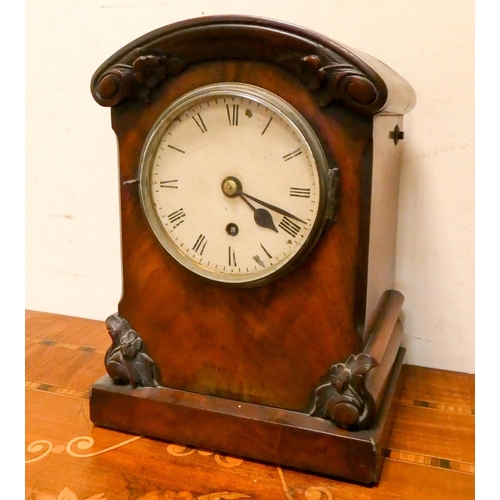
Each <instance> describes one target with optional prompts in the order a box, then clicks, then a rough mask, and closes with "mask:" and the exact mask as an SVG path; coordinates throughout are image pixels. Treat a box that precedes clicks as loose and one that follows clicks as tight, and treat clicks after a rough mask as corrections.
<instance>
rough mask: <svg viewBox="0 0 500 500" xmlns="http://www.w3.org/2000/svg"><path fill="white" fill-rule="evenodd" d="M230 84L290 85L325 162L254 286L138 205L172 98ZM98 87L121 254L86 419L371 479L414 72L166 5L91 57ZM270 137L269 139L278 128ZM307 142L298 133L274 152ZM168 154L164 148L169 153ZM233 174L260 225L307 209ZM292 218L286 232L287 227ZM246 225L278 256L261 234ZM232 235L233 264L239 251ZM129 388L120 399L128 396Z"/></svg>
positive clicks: (385, 388) (376, 458) (270, 26)
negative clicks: (202, 267)
mask: <svg viewBox="0 0 500 500" xmlns="http://www.w3.org/2000/svg"><path fill="white" fill-rule="evenodd" d="M224 86H226V87H227V89H229V91H230V92H233V94H234V96H236V97H237V92H236V90H235V89H239V88H240V87H239V86H241V88H244V89H251V88H260V89H262V95H263V96H270V95H275V96H276V99H277V100H276V101H273V102H276V103H279V102H280V100H283V101H286V109H291V110H292V111H291V113H292V114H293V113H296V115H297V116H300V119H301V120H304V122H305V123H307V124H308V126H310V127H311V129H312V131H313V132H312V135H314V136H315V137H317V140H318V144H319V146H318V147H319V149H320V150H321V151H322V153H321V154H324V159H325V164H326V173H325V176H324V178H323V177H321V178H322V179H323V180H322V184H321V192H322V195H321V196H322V200H323V201H322V203H325V201H324V200H328V202H326V203H325V206H324V207H323V208H322V209H321V210H320V213H321V214H322V215H321V218H322V220H321V221H320V222H321V224H320V223H318V224H317V225H318V227H320V228H321V230H320V231H319V230H318V234H317V235H316V236H315V239H314V244H311V245H310V248H309V247H308V251H307V252H304V254H303V255H302V256H301V258H300V259H297V260H296V262H294V263H293V266H292V265H290V266H289V268H287V272H286V273H283V274H278V273H276V278H279V279H269V280H267V279H266V280H264V281H262V282H256V283H255V284H254V285H255V286H254V285H252V287H250V288H246V287H243V288H232V287H226V286H220V284H219V283H214V282H213V281H211V280H210V279H208V280H207V279H203V278H200V276H199V275H197V274H196V273H193V272H191V271H190V270H189V264H183V265H179V264H178V263H177V262H174V260H173V259H172V258H171V256H170V255H169V254H168V253H169V252H173V251H174V250H170V246H168V245H167V246H166V247H165V248H167V249H168V251H165V248H164V247H163V246H162V245H163V244H159V241H158V239H157V238H156V236H158V235H157V234H156V236H155V234H153V231H152V230H151V227H150V225H149V223H148V219H149V220H150V221H151V217H152V216H151V213H156V212H158V210H159V209H158V208H157V206H156V203H157V202H156V201H155V202H149V201H148V202H147V204H149V205H148V206H149V208H148V210H149V212H150V213H148V214H145V211H144V210H145V209H144V200H142V204H141V196H142V198H144V197H146V198H147V197H148V196H149V195H148V192H149V191H147V190H145V188H144V185H143V184H144V183H145V185H146V187H147V189H149V188H150V185H152V181H151V182H150V180H148V178H147V175H149V174H148V173H147V172H146V174H145V173H144V172H145V170H144V169H145V168H146V167H144V165H143V163H144V158H150V157H154V158H156V156H155V155H157V156H158V155H159V154H160V153H158V152H153V153H150V154H149V156H148V155H146V156H144V151H145V149H146V148H147V147H148V144H149V143H148V137H150V136H151V134H152V131H154V127H155V126H156V124H157V123H159V120H160V118H161V117H162V116H163V114H164V113H165V110H168V109H169V107H170V106H172V103H176V102H183V99H185V97H184V96H191V95H195V96H197V95H198V94H200V95H201V96H202V98H201V101H200V102H202V103H204V105H209V100H208V98H207V99H205V98H204V97H203V95H204V94H203V93H204V92H205V90H204V89H214V88H215V89H217V91H219V89H220V88H224ZM91 91H92V95H93V97H94V99H95V100H96V101H97V103H98V104H100V105H102V106H109V107H111V117H112V126H113V129H114V131H115V133H116V135H117V138H118V153H119V170H120V203H121V235H122V269H123V294H122V298H121V300H120V302H119V305H118V311H117V313H116V314H113V315H111V316H110V317H109V318H108V320H107V327H108V332H109V335H110V336H111V339H112V346H111V347H110V349H109V350H108V352H107V355H106V370H107V372H108V376H107V377H104V378H103V379H101V380H100V381H98V382H96V384H94V385H93V386H92V390H91V398H90V408H91V418H92V420H93V421H94V422H95V423H96V424H97V425H102V426H106V427H112V428H116V429H120V430H125V431H128V432H134V433H139V434H146V435H149V436H152V437H157V438H160V439H167V440H172V439H174V440H178V441H179V442H183V443H185V444H190V445H195V446H203V447H207V448H212V449H216V450H219V451H225V452H228V453H233V454H239V455H241V456H245V457H249V458H255V459H258V460H265V461H271V462H276V463H280V464H283V465H290V466H293V467H298V468H302V469H306V470H311V471H314V472H319V473H324V474H328V475H332V476H336V477H340V478H345V479H349V480H354V481H358V482H362V483H371V482H376V481H377V480H378V477H379V474H380V467H381V463H382V454H383V446H384V444H385V442H386V439H387V435H388V431H389V430H390V423H391V421H392V418H393V417H392V406H393V405H392V400H393V396H394V394H395V392H396V391H397V387H398V380H399V371H400V369H401V365H402V363H403V358H404V349H402V348H401V347H400V345H401V340H402V335H403V329H402V324H401V322H400V320H399V319H398V317H399V313H400V310H401V307H402V303H403V296H402V295H401V294H400V293H399V292H397V291H395V290H393V289H392V287H393V281H394V254H395V248H394V245H395V243H394V241H395V230H396V220H397V185H398V158H399V152H400V148H401V144H400V143H401V139H403V137H404V134H403V131H402V126H403V115H404V114H405V113H407V112H408V111H410V110H411V109H412V107H413V106H414V104H415V94H414V92H413V90H412V88H411V86H410V85H409V84H408V83H407V82H406V81H405V80H404V79H403V78H402V77H400V76H399V75H398V74H397V73H396V72H394V71H393V70H392V69H390V68H388V67H387V66H386V65H384V64H383V63H381V62H379V61H378V60H376V59H374V58H372V57H371V56H368V55H366V54H364V53H361V52H358V51H355V50H353V49H350V48H347V47H345V46H343V45H341V44H339V43H337V42H335V41H333V40H331V39H329V38H327V37H325V36H323V35H320V34H318V33H315V32H313V31H311V30H307V29H305V28H301V27H298V26H294V25H290V24H287V23H283V22H280V21H275V20H269V19H262V18H255V17H249V16H215V17H205V18H199V19H190V20H187V21H182V22H178V23H174V24H172V25H169V26H165V27H163V28H160V29H157V30H155V31H153V32H151V33H148V34H146V35H144V36H142V37H140V38H138V39H137V40H135V41H133V42H132V43H130V44H128V45H126V46H125V47H123V48H122V49H120V50H119V51H117V52H116V53H115V54H114V55H113V56H112V57H110V58H109V59H108V60H107V61H106V62H105V63H104V64H102V65H101V66H100V67H99V68H98V69H97V71H96V72H95V74H94V75H93V77H92V81H91ZM220 95H221V96H222V94H220ZM259 99H260V98H259ZM259 99H257V100H255V102H254V104H252V105H249V106H248V109H246V113H243V111H242V113H241V115H240V119H241V120H243V118H244V117H245V118H246V119H247V120H249V119H250V117H252V116H254V117H255V116H257V115H258V113H254V112H252V109H255V108H252V106H257V105H260V104H259ZM186 102H188V103H189V105H190V106H191V108H190V109H191V111H189V113H191V114H192V116H191V115H189V114H186V115H185V116H186V117H187V119H189V123H191V118H193V123H191V125H192V126H193V135H192V138H190V135H189V134H185V135H180V136H179V137H181V138H184V137H186V138H187V139H186V140H190V141H191V143H190V144H192V145H193V146H194V145H196V144H202V141H201V133H205V132H208V129H207V127H206V124H205V123H204V122H203V120H202V119H201V117H200V115H196V113H197V111H196V109H195V106H196V105H197V104H196V102H195V101H193V100H192V99H191V100H189V99H188V100H187V101H186ZM242 102H243V101H242ZM232 106H233V107H232V108H230V107H229V104H228V105H227V106H226V107H227V118H224V120H228V121H226V125H228V126H229V125H237V124H240V125H243V122H238V115H237V114H236V115H235V113H237V111H236V110H237V108H236V105H235V104H233V105H232ZM288 106H289V108H288ZM226 107H224V106H222V107H221V109H222V110H224V109H226ZM278 107H279V106H278ZM231 109H232V113H233V114H232V115H231ZM242 110H244V107H242ZM187 112H188V110H187V109H186V113H187ZM277 112H278V115H279V113H280V110H279V109H278V111H277ZM278 115H276V116H278ZM168 116H170V115H168ZM204 116H205V117H206V115H204ZM220 116H221V117H222V116H223V115H222V114H220ZM179 118H180V120H181V121H182V120H183V119H184V116H181V115H179ZM175 119H177V118H175ZM221 119H222V118H221ZM262 119H263V118H262ZM266 120H269V118H266ZM174 121H175V120H174ZM194 123H195V124H196V126H197V127H198V128H196V126H195V125H194ZM245 123H250V122H249V121H247V122H245ZM269 123H270V120H269ZM169 126H170V125H169ZM233 128H235V127H233ZM239 128H240V129H241V130H244V127H239ZM165 130H166V132H165ZM169 130H170V129H169V128H168V127H167V128H164V129H162V130H161V131H160V132H161V134H167V132H168V131H169ZM179 130H180V129H179ZM213 130H214V129H213V128H212V129H211V131H213ZM259 130H260V131H261V132H262V131H265V130H267V129H265V128H264V127H263V126H260V129H259ZM224 133H225V132H223V133H222V134H224ZM228 133H229V128H228ZM239 133H243V132H241V131H240V132H239ZM161 134H159V133H157V135H158V137H160V136H161ZM196 134H198V135H196ZM153 135H154V134H153ZM312 135H310V136H307V135H306V142H307V141H309V140H311V137H312ZM162 137H163V136H162ZM207 137H208V135H207ZM211 137H212V138H213V137H214V135H212V136H211ZM222 137H224V135H222ZM205 139H206V138H204V140H205ZM211 140H213V139H211ZM157 142H158V141H157ZM221 144H222V143H221ZM252 144H253V143H252ZM255 144H257V143H255ZM155 147H156V145H155ZM252 147H253V148H254V152H257V153H258V152H259V147H255V146H252ZM188 149H189V148H184V147H180V146H179V144H177V145H171V146H170V150H169V151H170V152H171V153H172V152H174V153H175V154H176V155H177V158H181V156H182V155H185V153H186V152H188ZM271 149H279V142H277V143H276V147H275V148H271ZM271 149H270V150H269V155H271ZM155 151H157V150H155ZM189 151H191V150H189ZM210 151H213V149H211V150H210ZM234 151H236V153H231V154H235V155H236V154H237V152H238V151H239V150H238V148H236V149H235V150H234ZM302 152H303V150H302V149H300V148H299V149H297V150H295V151H293V150H292V149H290V151H282V152H281V153H280V156H279V157H278V158H281V160H280V161H285V160H288V159H291V158H294V157H295V156H296V155H298V154H300V153H302ZM211 154H213V153H211ZM262 154H263V155H264V156H263V158H264V157H266V153H265V151H264V153H262ZM185 157H186V158H187V155H185ZM183 158H184V157H183ZM201 158H202V160H203V157H201ZM155 161H156V160H155ZM162 161H163V160H162ZM217 161H219V162H220V161H222V160H221V159H220V158H218V157H217V158H213V157H210V158H207V166H206V168H207V169H209V168H210V166H209V165H210V164H211V162H217ZM259 161H260V160H259ZM141 162H142V163H141ZM171 164H172V163H171V160H166V163H165V165H166V166H167V167H165V168H170V167H169V165H171ZM291 164H292V163H291V162H290V163H287V165H291ZM141 165H143V167H142V170H141ZM183 165H184V164H183ZM185 165H189V162H188V163H185ZM270 166H272V163H271V165H270ZM148 168H149V167H148ZM155 168H156V167H155ZM182 168H184V167H182ZM186 168H187V167H186ZM202 168H205V167H202ZM259 168H261V167H259ZM141 172H142V173H141ZM225 175H226V176H225V178H224V179H223V182H222V184H221V180H222V179H221V180H219V181H218V186H219V187H218V189H219V196H222V197H223V200H225V202H227V203H228V207H230V206H232V205H229V204H230V203H232V202H233V200H232V197H233V192H234V193H236V196H240V198H237V202H238V203H240V206H242V207H244V208H245V209H248V207H250V208H251V210H253V217H254V220H255V223H256V225H257V226H255V225H254V226H252V227H253V230H254V231H257V230H259V231H260V230H262V234H267V235H268V236H269V237H270V235H271V234H274V232H278V227H277V224H278V221H280V220H281V218H282V217H283V219H284V222H283V221H281V223H282V224H284V223H285V222H286V224H289V226H287V231H290V230H291V229H290V228H293V227H294V226H293V225H290V224H294V220H296V219H297V220H302V219H301V217H296V219H290V218H289V217H288V216H290V215H291V214H290V213H289V212H290V210H289V209H288V210H287V207H285V206H282V205H283V204H285V205H286V200H285V202H283V201H281V202H279V203H278V202H276V201H274V203H273V201H270V200H268V199H267V198H266V196H263V195H260V196H259V195H255V194H253V196H252V195H251V194H250V195H249V197H247V195H246V194H245V193H244V191H245V189H244V187H243V189H242V185H241V182H240V179H239V178H238V176H234V175H233V174H232V172H229V173H228V174H225ZM261 175H263V176H265V175H267V169H265V168H264V169H263V170H262V174H261ZM322 175H323V174H322ZM145 176H146V177H145ZM193 182H194V181H193ZM287 182H289V181H287ZM162 183H163V187H169V188H171V189H164V192H165V193H167V192H168V193H170V194H173V193H174V192H175V193H178V191H179V190H177V189H176V188H177V187H178V184H179V179H178V178H177V177H175V176H173V177H172V178H170V177H169V178H168V179H167V178H165V179H163V178H162ZM221 189H222V191H220V190H221ZM286 189H287V190H288V191H287V192H288V193H289V196H294V197H303V198H308V197H309V196H310V194H309V193H310V192H311V191H310V190H311V188H310V187H307V188H306V187H304V186H300V187H297V186H292V187H289V186H288V184H287V186H286ZM233 190H234V191H233ZM165 196H166V195H165ZM224 196H225V197H226V198H224ZM245 204H246V205H248V207H245ZM235 206H236V205H235ZM175 208H176V209H177V210H173V208H170V209H169V217H168V218H169V219H170V220H171V222H172V224H171V226H170V230H171V231H173V230H174V229H175V227H177V226H176V224H177V223H178V219H179V218H181V217H184V216H185V213H184V207H183V206H182V205H181V204H179V207H177V206H175ZM208 210H209V209H208V207H207V213H208ZM231 210H232V208H231ZM146 215H147V216H146ZM154 216H155V217H156V215H154ZM251 216H252V214H251V212H250V210H249V209H248V218H249V220H250V219H251ZM158 217H161V213H159V214H158ZM287 219H288V220H287ZM174 222H175V224H174ZM180 222H184V221H183V220H181V221H180ZM230 222H233V221H230ZM302 222H303V221H302ZM167 226H168V224H167ZM224 226H225V224H224ZM282 227H283V228H285V226H282ZM297 227H298V226H297ZM172 228H174V229H172ZM238 230H239V229H238V226H237V224H227V226H225V231H226V233H227V234H229V235H230V236H234V235H236V234H238ZM297 231H298V230H296V229H292V232H291V233H289V234H291V235H292V236H294V237H295V236H296V234H298V233H297ZM156 233H158V231H157V230H156ZM199 233H200V231H198V232H197V233H196V235H198V234H199ZM256 234H257V233H256ZM259 234H260V233H259ZM174 235H175V233H174ZM226 237H227V235H226ZM259 238H260V236H259ZM160 239H161V238H160ZM206 242H207V238H206V235H205V234H204V233H203V232H202V234H199V236H198V237H197V239H195V240H193V242H191V243H193V249H192V250H189V251H191V252H192V253H194V252H198V253H201V250H202V248H204V247H202V244H206ZM256 243H257V244H260V247H261V248H262V250H259V251H262V252H266V254H268V256H271V253H272V252H269V249H268V248H266V246H265V244H263V242H262V241H259V240H258V238H257V240H256ZM260 247H259V248H260ZM231 250H232V248H231V246H229V255H228V259H229V267H231V266H233V267H234V264H235V254H234V250H233V253H231ZM189 251H188V254H189ZM262 255H264V254H262ZM255 259H256V262H257V261H258V256H256V257H255ZM188 260H189V259H188ZM182 262H184V261H182ZM271 274H273V273H271ZM271 277H272V278H273V277H274V276H271ZM125 404H126V406H127V407H128V408H129V409H130V411H122V408H123V407H124V405H125ZM200 422H203V425H199V423H200ZM193 426H194V428H195V429H196V432H194V431H193ZM214 429H218V430H220V429H225V431H224V432H219V431H217V432H214ZM249 432H250V433H255V434H256V435H259V436H261V437H262V439H263V441H265V442H268V443H272V444H269V445H262V443H261V444H260V445H259V446H253V445H252V443H251V442H248V440H245V439H242V438H241V436H242V435H248V433H249ZM299 442H300V449H301V452H300V453H297V447H298V443H299ZM320 450H321V451H320ZM341 457H349V458H347V459H346V458H341Z"/></svg>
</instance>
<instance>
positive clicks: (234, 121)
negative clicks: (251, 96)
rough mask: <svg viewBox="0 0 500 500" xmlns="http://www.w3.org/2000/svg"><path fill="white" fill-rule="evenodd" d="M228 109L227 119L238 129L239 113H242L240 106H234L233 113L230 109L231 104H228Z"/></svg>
mask: <svg viewBox="0 0 500 500" xmlns="http://www.w3.org/2000/svg"><path fill="white" fill-rule="evenodd" d="M226 109H227V119H228V120H229V125H235V126H236V127H237V126H238V113H239V112H240V105H239V104H233V105H232V112H231V108H230V107H229V104H226Z"/></svg>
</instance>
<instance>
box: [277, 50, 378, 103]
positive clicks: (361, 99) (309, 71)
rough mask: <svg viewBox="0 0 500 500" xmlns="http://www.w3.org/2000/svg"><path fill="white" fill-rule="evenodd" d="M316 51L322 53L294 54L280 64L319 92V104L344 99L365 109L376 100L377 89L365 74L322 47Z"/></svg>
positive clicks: (315, 91) (344, 101)
mask: <svg viewBox="0 0 500 500" xmlns="http://www.w3.org/2000/svg"><path fill="white" fill-rule="evenodd" d="M317 50H318V53H319V54H320V55H316V54H310V55H307V56H301V55H300V54H292V55H290V56H286V57H284V58H283V59H281V60H280V64H281V65H282V67H283V68H284V69H286V70H287V71H289V72H290V73H293V74H294V75H295V76H297V77H298V78H299V80H300V81H301V82H302V83H303V84H304V85H305V86H306V87H307V88H308V89H309V90H311V91H312V92H313V93H316V94H317V97H318V100H319V104H320V106H323V107H324V106H329V105H330V104H332V103H333V102H334V101H342V102H343V103H344V104H346V105H347V106H350V107H353V108H358V109H363V108H365V107H367V106H370V105H371V104H372V103H374V102H375V101H376V100H377V98H378V97H379V94H378V91H377V88H376V86H375V85H374V83H373V82H372V81H371V80H370V79H369V78H368V76H367V75H366V74H365V73H363V72H362V71H361V70H359V69H358V68H356V67H355V66H353V65H352V64H349V63H347V62H345V61H342V60H340V59H339V58H338V57H334V56H333V55H329V54H327V53H326V52H325V51H324V50H322V49H321V47H319V46H318V47H317Z"/></svg>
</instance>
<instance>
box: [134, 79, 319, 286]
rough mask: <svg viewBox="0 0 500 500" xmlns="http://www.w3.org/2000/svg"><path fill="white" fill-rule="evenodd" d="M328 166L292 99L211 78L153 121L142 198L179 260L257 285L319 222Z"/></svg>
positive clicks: (288, 260)
mask: <svg viewBox="0 0 500 500" xmlns="http://www.w3.org/2000/svg"><path fill="white" fill-rule="evenodd" d="M325 169H326V167H325V160H324V155H323V153H322V150H321V147H320V145H319V141H318V139H317V138H316V136H315V134H314V132H313V131H312V129H311V128H310V126H309V125H308V124H307V123H306V122H305V121H304V120H303V119H302V118H301V117H300V116H299V115H298V113H297V112H296V111H295V110H294V109H293V108H291V107H290V106H289V105H288V104H287V103H286V102H284V101H282V100H281V99H280V98H278V97H277V96H275V95H274V94H271V93H269V92H267V91H264V90H262V89H260V88H256V87H253V86H250V85H245V84H217V85H211V86H207V87H202V88H200V89H197V90H196V91H194V92H191V93H190V94H187V95H186V96H184V97H183V98H181V99H180V100H179V101H176V102H174V103H173V105H172V106H170V107H169V109H167V110H166V112H165V113H164V114H163V115H162V117H161V118H160V120H159V121H158V122H157V124H156V126H155V127H154V128H153V132H152V134H151V135H150V137H149V138H148V140H147V142H146V146H145V148H144V152H143V156H142V159H141V174H140V186H141V189H140V192H141V200H142V204H143V207H144V211H145V213H146V216H147V218H148V221H149V223H150V225H151V228H152V229H153V232H154V233H155V235H156V237H157V238H158V240H159V241H160V243H161V244H162V245H163V247H164V248H165V249H166V250H167V251H168V253H169V254H170V255H172V257H173V258H174V259H176V260H177V261H178V262H179V263H180V264H182V265H183V266H185V267H186V268H188V269H190V270H191V271H192V272H194V273H196V274H199V275H200V276H202V277H204V278H208V279H210V280H214V281H217V282H223V283H232V284H236V285H242V286H252V285H254V284H255V285H256V284H260V283H262V282H266V281H268V280H270V279H271V277H274V276H276V277H277V276H280V275H282V274H284V272H286V270H287V268H288V267H293V266H292V263H293V262H295V261H296V259H297V258H298V256H299V255H300V254H302V253H303V252H304V251H305V250H306V248H307V246H308V244H309V243H310V241H311V239H312V235H314V233H315V232H317V231H318V229H317V227H318V225H320V219H321V217H322V213H321V212H322V211H323V208H322V207H323V205H324V195H322V190H323V189H324V186H323V184H324V180H323V179H324V175H323V172H324V171H325ZM308 242H309V243H308Z"/></svg>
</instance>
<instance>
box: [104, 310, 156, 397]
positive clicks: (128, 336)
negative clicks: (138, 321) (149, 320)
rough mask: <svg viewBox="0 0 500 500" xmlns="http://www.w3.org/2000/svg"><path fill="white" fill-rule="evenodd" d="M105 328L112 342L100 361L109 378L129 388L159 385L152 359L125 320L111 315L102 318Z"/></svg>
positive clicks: (116, 315)
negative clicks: (102, 360)
mask: <svg viewBox="0 0 500 500" xmlns="http://www.w3.org/2000/svg"><path fill="white" fill-rule="evenodd" d="M106 328H107V329H108V333H109V336H110V337H111V340H112V345H111V347H110V348H109V349H108V350H107V352H106V355H105V357H104V364H105V367H106V371H107V372H108V375H109V376H110V377H111V378H112V379H113V381H114V382H115V383H116V384H119V385H131V386H132V387H137V386H141V387H158V386H161V382H160V374H159V372H158V369H157V367H156V364H155V362H154V361H153V360H152V359H151V358H150V357H149V356H148V354H146V352H145V349H144V346H143V343H142V340H141V338H140V337H139V335H138V334H137V332H136V331H135V330H133V329H132V328H131V327H130V325H129V323H128V321H127V320H125V319H123V318H122V317H120V316H118V314H113V315H111V316H109V318H108V319H107V320H106Z"/></svg>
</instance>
